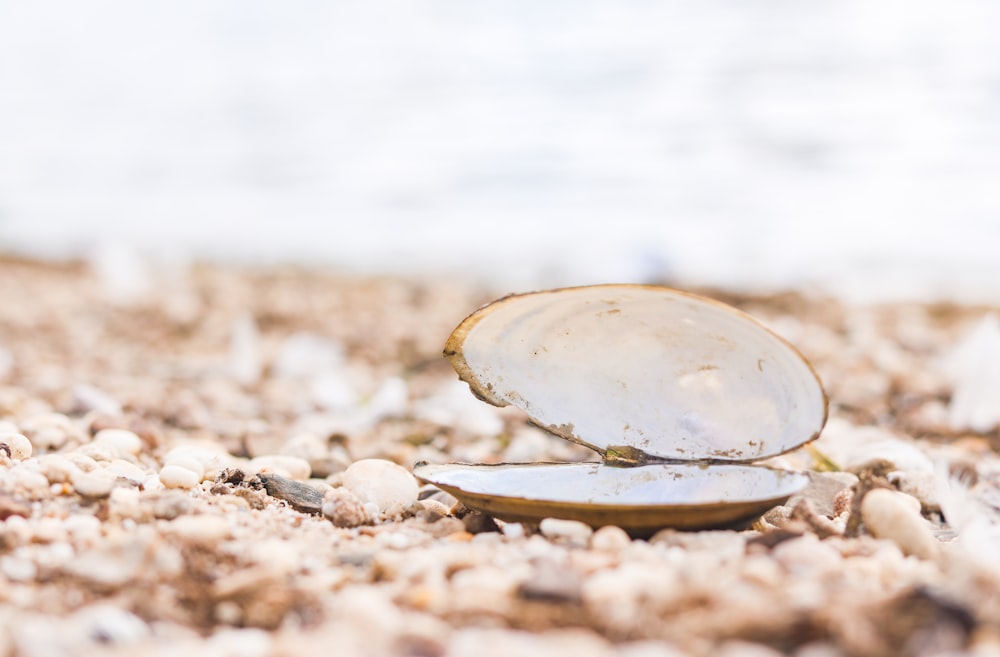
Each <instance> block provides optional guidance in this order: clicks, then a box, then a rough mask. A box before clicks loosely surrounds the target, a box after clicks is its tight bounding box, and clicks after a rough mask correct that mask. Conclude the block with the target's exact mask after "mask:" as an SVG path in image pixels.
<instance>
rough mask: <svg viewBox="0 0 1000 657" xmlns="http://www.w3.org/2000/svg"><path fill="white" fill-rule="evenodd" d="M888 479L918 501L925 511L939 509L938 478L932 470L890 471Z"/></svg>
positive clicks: (902, 491)
mask: <svg viewBox="0 0 1000 657" xmlns="http://www.w3.org/2000/svg"><path fill="white" fill-rule="evenodd" d="M888 479H889V481H890V482H891V483H892V484H893V485H894V486H896V488H898V489H899V491H900V492H901V493H906V494H907V495H910V496H911V497H913V498H915V499H916V500H917V501H918V502H920V506H921V508H922V509H924V510H926V511H940V510H941V502H940V500H939V499H938V480H937V476H936V475H935V473H933V472H890V473H889V477H888Z"/></svg>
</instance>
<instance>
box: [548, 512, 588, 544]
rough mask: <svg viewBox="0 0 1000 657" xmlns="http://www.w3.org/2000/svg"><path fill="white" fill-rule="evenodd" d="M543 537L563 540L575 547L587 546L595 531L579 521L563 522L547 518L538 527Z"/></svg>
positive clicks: (558, 519)
mask: <svg viewBox="0 0 1000 657" xmlns="http://www.w3.org/2000/svg"><path fill="white" fill-rule="evenodd" d="M538 530H539V531H540V532H541V533H542V536H544V537H545V538H548V539H554V540H563V541H566V542H569V543H573V544H575V545H586V544H587V541H589V540H590V537H591V536H593V534H594V530H593V529H592V528H591V527H590V525H587V524H585V523H582V522H580V521H578V520H562V519H560V518H545V519H544V520H542V522H541V523H539V525H538Z"/></svg>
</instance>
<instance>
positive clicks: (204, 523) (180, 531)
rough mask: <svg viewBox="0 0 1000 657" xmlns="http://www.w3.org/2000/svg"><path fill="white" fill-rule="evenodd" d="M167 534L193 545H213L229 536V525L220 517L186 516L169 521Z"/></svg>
mask: <svg viewBox="0 0 1000 657" xmlns="http://www.w3.org/2000/svg"><path fill="white" fill-rule="evenodd" d="M166 531H167V533H170V534H173V535H174V536H177V537H179V538H182V539H184V540H185V541H188V542H189V543H194V544H195V545H205V546H208V545H213V544H215V543H217V542H219V541H221V540H223V539H226V538H228V537H229V535H230V528H229V523H228V522H227V521H226V519H225V518H224V517H222V516H213V515H188V516H179V517H177V518H175V519H174V520H171V521H170V524H169V525H168V527H167V530H166Z"/></svg>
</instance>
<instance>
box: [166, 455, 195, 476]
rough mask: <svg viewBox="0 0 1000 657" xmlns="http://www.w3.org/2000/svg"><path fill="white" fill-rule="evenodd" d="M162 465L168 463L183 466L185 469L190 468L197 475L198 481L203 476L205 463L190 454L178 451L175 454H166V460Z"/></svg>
mask: <svg viewBox="0 0 1000 657" xmlns="http://www.w3.org/2000/svg"><path fill="white" fill-rule="evenodd" d="M163 465H164V467H166V466H168V465H175V466H177V467H179V468H184V469H185V470H190V471H191V472H193V473H194V474H195V475H197V477H198V481H202V479H204V477H205V464H204V463H202V462H201V461H199V460H198V459H196V458H195V457H193V456H191V455H190V454H185V453H183V452H182V453H180V454H177V455H176V456H168V457H167V460H166V462H165V463H164V464H163Z"/></svg>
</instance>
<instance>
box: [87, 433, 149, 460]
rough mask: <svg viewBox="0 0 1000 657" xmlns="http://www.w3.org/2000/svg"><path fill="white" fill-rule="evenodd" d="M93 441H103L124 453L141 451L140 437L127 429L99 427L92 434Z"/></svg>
mask: <svg viewBox="0 0 1000 657" xmlns="http://www.w3.org/2000/svg"><path fill="white" fill-rule="evenodd" d="M94 442H95V443H105V444H108V445H111V446H113V447H115V448H116V449H117V450H119V451H120V452H123V453H125V454H138V453H139V452H140V451H142V438H140V437H139V435H138V434H136V433H135V432H134V431H129V430H128V429H101V430H100V431H98V432H97V433H96V434H95V435H94Z"/></svg>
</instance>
